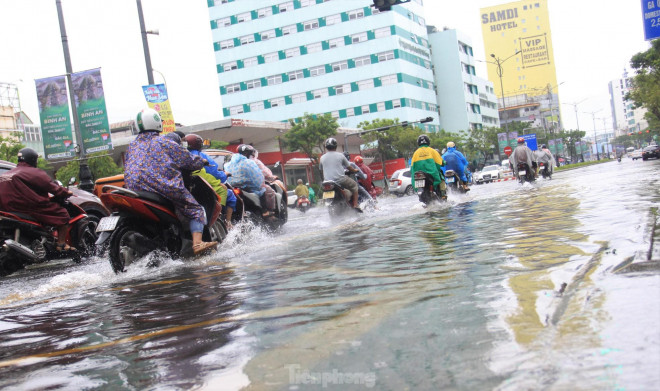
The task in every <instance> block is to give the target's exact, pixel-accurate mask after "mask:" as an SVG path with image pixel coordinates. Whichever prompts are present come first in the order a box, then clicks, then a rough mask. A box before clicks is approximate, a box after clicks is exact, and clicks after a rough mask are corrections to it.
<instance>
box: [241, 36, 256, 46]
mask: <svg viewBox="0 0 660 391" xmlns="http://www.w3.org/2000/svg"><path fill="white" fill-rule="evenodd" d="M249 43H254V35H252V34H250V35H244V36H242V37H241V45H247V44H249Z"/></svg>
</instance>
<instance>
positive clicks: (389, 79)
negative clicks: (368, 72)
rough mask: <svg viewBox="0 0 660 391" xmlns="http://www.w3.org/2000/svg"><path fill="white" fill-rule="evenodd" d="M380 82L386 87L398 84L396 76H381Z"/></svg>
mask: <svg viewBox="0 0 660 391" xmlns="http://www.w3.org/2000/svg"><path fill="white" fill-rule="evenodd" d="M380 82H381V83H382V84H383V85H384V86H386V85H388V84H396V83H397V82H398V80H397V77H396V75H387V76H381V78H380Z"/></svg>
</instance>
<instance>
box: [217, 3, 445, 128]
mask: <svg viewBox="0 0 660 391" xmlns="http://www.w3.org/2000/svg"><path fill="white" fill-rule="evenodd" d="M372 3H373V2H372V1H371V0H331V1H329V0H293V1H278V0H275V1H272V0H250V1H246V0H208V5H209V15H210V21H211V30H212V36H213V42H214V43H213V45H214V49H215V56H216V64H217V72H218V82H219V89H220V94H221V97H222V103H223V108H222V110H223V114H224V116H225V117H231V118H240V119H249V120H267V121H288V120H289V119H296V118H300V117H301V116H302V115H304V114H305V113H310V114H324V113H330V114H331V115H333V116H334V117H336V118H337V120H338V122H339V124H340V125H341V126H343V127H348V128H350V127H357V125H358V123H360V122H362V121H366V120H371V119H376V118H398V119H399V120H401V121H416V120H419V119H421V118H426V117H433V119H434V120H433V122H430V123H426V124H423V125H422V126H424V127H425V128H426V130H428V131H437V130H439V129H440V127H439V115H438V107H437V100H436V86H435V83H434V79H433V72H432V71H431V55H430V51H429V42H428V39H427V33H426V23H425V21H424V18H423V7H422V0H413V1H411V2H410V3H407V4H405V5H399V6H394V7H392V10H391V11H388V12H382V13H379V12H378V11H377V10H376V9H374V8H373V7H370V5H371V4H372Z"/></svg>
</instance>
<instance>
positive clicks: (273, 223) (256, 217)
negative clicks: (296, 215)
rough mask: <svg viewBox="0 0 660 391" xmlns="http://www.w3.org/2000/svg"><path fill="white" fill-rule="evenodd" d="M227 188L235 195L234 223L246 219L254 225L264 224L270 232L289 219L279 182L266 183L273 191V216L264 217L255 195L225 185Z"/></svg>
mask: <svg viewBox="0 0 660 391" xmlns="http://www.w3.org/2000/svg"><path fill="white" fill-rule="evenodd" d="M226 185H227V188H228V189H229V190H231V191H233V192H234V194H235V195H236V210H235V211H234V214H233V216H232V220H233V221H234V222H239V221H240V220H241V219H243V218H246V219H248V220H251V221H253V222H254V223H256V224H264V225H265V226H266V227H267V228H268V229H270V230H277V229H279V228H281V227H282V226H283V225H284V224H285V223H286V222H287V220H288V219H289V213H288V211H287V194H286V190H285V187H284V184H282V182H281V181H279V180H276V181H274V182H268V181H267V182H266V185H267V186H270V187H271V188H272V189H273V190H274V191H275V215H274V216H264V215H263V210H264V208H262V206H261V199H260V197H259V196H258V195H257V194H255V193H250V192H248V191H245V190H243V189H240V188H237V187H232V186H231V185H229V183H226Z"/></svg>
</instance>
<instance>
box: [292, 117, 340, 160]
mask: <svg viewBox="0 0 660 391" xmlns="http://www.w3.org/2000/svg"><path fill="white" fill-rule="evenodd" d="M290 123H291V129H290V130H289V131H288V132H286V134H284V138H283V139H282V142H283V143H284V146H285V147H286V148H287V149H289V150H291V151H302V152H303V153H305V155H307V157H309V158H310V159H312V161H314V162H318V158H319V156H320V153H321V152H322V151H324V150H325V147H324V142H325V140H326V139H328V137H332V136H334V135H335V134H337V128H339V124H338V123H337V120H336V119H334V118H332V116H331V115H330V114H325V115H312V114H308V113H305V115H304V116H303V118H302V120H301V121H300V122H299V123H294V121H293V120H291V121H290ZM338 141H339V140H338Z"/></svg>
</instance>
